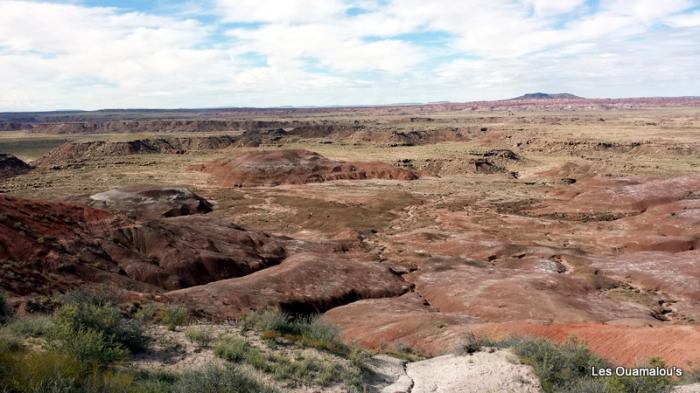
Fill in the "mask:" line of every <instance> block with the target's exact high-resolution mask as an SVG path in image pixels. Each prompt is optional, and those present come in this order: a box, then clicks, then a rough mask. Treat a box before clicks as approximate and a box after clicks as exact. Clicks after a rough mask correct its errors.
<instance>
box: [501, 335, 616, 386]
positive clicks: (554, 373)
mask: <svg viewBox="0 0 700 393" xmlns="http://www.w3.org/2000/svg"><path fill="white" fill-rule="evenodd" d="M514 351H515V353H516V354H517V355H518V356H519V357H520V359H521V360H522V361H523V363H525V364H528V365H530V366H532V367H533V369H534V371H535V374H536V375H537V376H538V377H539V378H540V382H541V383H542V388H543V389H544V391H545V392H554V391H557V392H558V391H561V390H566V389H570V388H571V387H572V383H576V382H578V381H579V380H580V379H582V378H586V377H588V376H590V373H591V367H594V366H595V367H596V368H601V367H603V366H605V363H604V362H603V361H602V360H601V359H599V358H597V357H595V356H593V355H592V354H591V353H590V352H589V351H588V348H586V346H585V345H582V344H580V343H578V342H576V341H574V340H571V341H568V342H566V343H564V344H561V345H556V344H553V343H551V342H549V341H545V340H536V341H526V342H523V343H521V344H518V345H516V346H515V347H514Z"/></svg>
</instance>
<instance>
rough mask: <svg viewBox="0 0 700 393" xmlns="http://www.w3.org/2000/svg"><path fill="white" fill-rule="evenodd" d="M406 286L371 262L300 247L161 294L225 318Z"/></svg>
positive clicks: (328, 303)
mask: <svg viewBox="0 0 700 393" xmlns="http://www.w3.org/2000/svg"><path fill="white" fill-rule="evenodd" d="M409 289H410V285H409V284H407V283H406V282H404V281H403V280H402V279H401V278H400V277H398V276H396V275H395V274H393V273H392V272H391V271H390V270H389V268H388V267H386V266H383V265H381V264H378V263H376V262H371V261H367V260H362V259H357V258H347V257H343V256H340V255H328V254H319V253H300V254H295V255H293V256H291V257H289V258H287V259H286V260H284V261H283V262H282V263H281V264H279V265H277V266H274V267H271V268H268V269H265V270H261V271H258V272H256V273H253V274H250V275H248V276H245V277H241V278H235V279H229V280H222V281H217V282H212V283H209V284H207V285H202V286H196V287H191V288H186V289H183V290H178V291H173V292H168V293H167V294H166V296H167V297H168V298H170V299H173V300H176V301H178V302H183V303H188V304H191V305H192V306H193V307H195V308H197V309H201V310H202V311H204V312H206V313H208V314H209V315H211V316H212V317H214V318H218V319H226V318H238V317H241V316H242V315H243V314H244V313H245V312H247V311H248V310H251V309H257V310H261V309H265V308H267V307H279V308H281V309H282V310H284V311H287V312H290V313H295V314H315V313H319V312H324V311H326V310H328V309H331V308H333V307H336V306H339V305H343V304H347V303H351V302H354V301H356V300H360V299H367V298H382V297H393V296H398V295H401V294H402V293H404V292H406V291H408V290H409Z"/></svg>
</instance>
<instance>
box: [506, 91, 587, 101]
mask: <svg viewBox="0 0 700 393" xmlns="http://www.w3.org/2000/svg"><path fill="white" fill-rule="evenodd" d="M562 99H565V100H575V99H583V97H579V96H577V95H573V94H569V93H558V94H549V93H539V92H538V93H528V94H525V95H522V96H520V97H515V98H512V100H562Z"/></svg>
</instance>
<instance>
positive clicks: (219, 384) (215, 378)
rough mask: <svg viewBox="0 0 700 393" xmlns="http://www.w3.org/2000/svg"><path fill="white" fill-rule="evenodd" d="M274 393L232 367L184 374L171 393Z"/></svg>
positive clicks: (207, 368) (273, 390) (209, 368)
mask: <svg viewBox="0 0 700 393" xmlns="http://www.w3.org/2000/svg"><path fill="white" fill-rule="evenodd" d="M191 392H199V393H229V392H235V393H275V392H276V390H275V389H273V388H270V387H266V386H264V385H263V384H261V383H260V382H258V381H256V380H254V379H252V378H250V377H248V376H246V375H245V374H242V373H241V372H240V371H238V370H236V369H235V368H233V367H226V368H221V367H214V366H209V367H206V368H204V369H202V370H197V371H188V372H185V373H184V374H183V375H182V376H181V377H180V379H179V381H178V383H177V384H176V385H175V386H174V389H173V393H191Z"/></svg>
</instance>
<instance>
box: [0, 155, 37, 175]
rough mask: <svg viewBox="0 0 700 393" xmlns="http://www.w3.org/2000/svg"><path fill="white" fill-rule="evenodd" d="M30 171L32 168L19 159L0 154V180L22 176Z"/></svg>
mask: <svg viewBox="0 0 700 393" xmlns="http://www.w3.org/2000/svg"><path fill="white" fill-rule="evenodd" d="M31 169H32V167H30V166H29V165H28V164H27V163H26V162H24V161H22V160H20V159H19V158H17V157H15V156H13V155H11V154H2V153H0V180H2V179H7V178H10V177H14V176H19V175H23V174H25V173H27V172H29V171H30V170H31Z"/></svg>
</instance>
